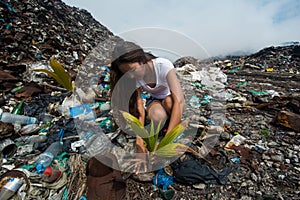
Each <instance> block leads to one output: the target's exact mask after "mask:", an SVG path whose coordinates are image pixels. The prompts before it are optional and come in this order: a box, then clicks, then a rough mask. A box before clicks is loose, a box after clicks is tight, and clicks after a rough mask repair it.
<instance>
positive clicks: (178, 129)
mask: <svg viewBox="0 0 300 200" xmlns="http://www.w3.org/2000/svg"><path fill="white" fill-rule="evenodd" d="M184 129H185V127H184V126H183V125H181V124H178V125H177V126H175V127H174V128H173V129H172V130H171V131H170V132H169V133H168V134H166V135H165V137H164V138H163V139H162V140H161V141H160V143H159V145H158V147H157V150H159V149H160V148H162V147H164V146H166V145H168V144H170V143H172V142H173V141H174V140H175V139H176V138H177V137H178V136H179V135H180V134H181V133H182V132H183V131H184Z"/></svg>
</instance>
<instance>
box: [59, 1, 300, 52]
mask: <svg viewBox="0 0 300 200" xmlns="http://www.w3.org/2000/svg"><path fill="white" fill-rule="evenodd" d="M63 1H64V2H65V3H66V4H68V5H71V6H76V7H79V8H83V9H86V10H88V11H89V12H90V13H91V14H92V15H93V17H94V18H95V19H96V20H97V21H99V22H100V23H101V24H102V25H104V26H106V27H107V28H108V29H109V30H111V31H112V32H113V33H114V34H116V35H121V37H122V36H124V37H125V36H126V35H127V36H128V35H135V34H136V35H147V34H145V33H146V32H148V33H149V34H150V35H151V34H152V36H154V37H150V36H147V39H146V40H148V41H147V42H149V41H154V40H156V38H157V37H158V36H157V35H156V34H155V33H156V31H155V30H160V31H162V32H164V33H166V34H165V35H168V34H169V36H170V37H169V38H168V37H166V38H164V39H163V41H165V40H166V39H168V40H169V41H168V42H173V43H176V42H179V41H181V43H182V44H180V45H179V46H181V47H182V48H183V46H185V48H186V50H184V51H186V52H185V53H182V52H180V51H179V50H178V49H172V47H162V49H167V50H169V51H170V52H172V51H173V52H175V54H176V53H177V54H178V53H179V54H190V52H188V50H187V49H192V51H194V48H193V47H191V48H187V46H193V44H192V43H193V42H194V43H195V44H196V45H198V46H201V47H203V49H205V51H206V52H207V53H208V54H209V55H210V56H217V55H224V54H228V53H231V52H237V51H252V52H253V51H258V50H260V49H262V48H264V47H267V46H272V45H278V44H281V43H283V42H290V41H300V0H206V1H204V0H186V1H183V0H125V1H120V0H105V1H103V0H63ZM151 27H155V29H151ZM145 28H146V29H145ZM149 28H150V29H149ZM145 30H146V32H145ZM153 30H154V31H153ZM136 35H135V36H134V37H136V38H138V36H136ZM127 36H126V37H127ZM173 36H174V37H173ZM144 37H145V36H144ZM180 37H181V38H180ZM183 38H185V39H187V38H188V39H187V40H190V43H188V42H187V41H185V42H187V43H185V42H182V40H184V39H183ZM125 39H126V38H125ZM142 39H143V40H145V38H142ZM191 41H192V42H191ZM184 44H187V45H184ZM147 45H150V46H151V44H147ZM142 46H143V45H142ZM153 46H155V47H157V48H160V47H159V45H158V46H157V44H153ZM193 56H196V57H197V55H193Z"/></svg>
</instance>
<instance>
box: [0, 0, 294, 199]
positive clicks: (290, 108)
mask: <svg viewBox="0 0 300 200" xmlns="http://www.w3.org/2000/svg"><path fill="white" fill-rule="evenodd" d="M0 12H1V17H0V18H1V20H0V23H1V29H2V31H1V44H0V47H1V50H0V68H1V71H0V82H1V84H0V89H1V92H2V94H3V95H2V98H1V108H2V109H3V110H4V111H7V112H11V111H12V110H13V109H14V108H16V107H17V105H18V104H19V103H20V102H23V103H24V104H23V107H22V110H21V113H20V114H23V115H28V116H33V117H36V118H38V119H39V120H40V121H42V122H45V124H46V122H50V124H51V125H50V126H49V127H48V128H46V129H47V130H44V131H45V132H46V133H47V140H46V141H43V142H34V143H28V141H30V140H33V139H32V138H33V137H34V136H36V135H38V134H40V133H41V129H43V128H45V126H44V125H45V124H42V125H43V127H41V126H39V127H31V129H30V130H28V129H27V130H24V129H22V131H20V130H18V129H16V127H14V126H13V125H12V124H9V123H2V122H1V123H0V139H1V142H2V141H5V140H7V139H10V140H11V141H12V142H13V143H14V144H15V146H16V147H17V149H13V150H12V149H6V151H5V152H2V156H3V157H4V159H1V160H2V162H1V174H2V175H3V174H4V173H5V172H9V171H11V170H13V169H14V168H18V167H23V168H25V169H28V171H30V172H31V173H34V168H33V165H34V162H35V160H36V158H37V156H38V155H39V154H40V153H41V152H43V151H44V150H45V149H46V147H47V146H49V144H51V143H52V142H53V141H54V140H55V138H56V137H57V134H58V130H59V128H64V130H65V135H64V151H65V152H67V154H68V160H66V159H64V157H61V158H60V160H59V161H60V162H62V163H64V166H61V165H60V166H58V168H59V169H61V170H62V171H64V176H63V177H62V178H61V179H60V181H59V182H56V184H46V183H44V182H43V180H42V179H41V178H40V177H38V176H35V175H32V174H31V175H30V176H29V178H28V179H29V181H30V182H31V190H30V192H29V191H27V192H28V195H27V197H26V198H27V199H39V198H42V199H45V198H47V197H49V196H52V197H53V196H54V195H53V194H55V192H58V194H57V198H58V199H68V198H69V199H78V198H79V196H81V195H82V194H84V193H85V191H86V185H85V180H86V177H85V165H86V161H87V158H86V156H85V154H84V153H83V152H82V151H81V149H80V148H71V144H72V143H75V142H77V141H78V140H79V137H78V134H79V133H78V132H77V131H76V129H75V125H74V121H73V120H72V119H70V118H69V117H68V116H66V115H64V113H62V105H63V101H64V100H65V98H66V97H68V96H70V92H67V91H66V90H64V89H63V88H62V87H61V86H60V85H59V84H57V83H56V82H55V81H53V79H52V78H50V77H47V76H45V75H42V74H38V75H36V74H35V75H33V73H32V72H31V71H29V70H32V69H34V68H37V67H41V66H42V67H45V68H47V66H48V68H49V63H48V61H49V59H50V58H51V57H52V58H53V57H54V58H55V59H56V60H58V61H59V62H60V63H62V64H63V65H64V66H65V68H66V69H67V71H68V73H69V74H70V75H71V78H72V80H75V78H76V76H77V79H76V82H77V83H81V82H80V77H81V76H79V74H80V73H82V74H84V75H86V77H88V78H89V79H92V78H93V73H92V72H94V71H93V70H91V71H88V72H86V71H85V70H86V68H89V70H90V69H94V68H97V67H99V63H100V64H108V63H109V59H108V57H109V56H110V55H109V51H108V49H110V45H113V41H114V40H113V39H112V40H111V41H112V43H102V44H103V45H102V46H98V47H97V48H95V47H96V45H97V43H98V42H101V41H107V40H110V39H109V38H112V37H113V36H112V33H111V32H110V31H109V30H107V29H106V28H105V27H103V26H102V25H101V24H100V23H98V22H96V21H95V20H94V19H93V18H92V17H91V15H90V14H89V13H88V12H86V11H84V10H78V9H76V8H71V7H69V6H67V5H65V4H64V3H62V2H60V1H55V2H52V1H51V2H50V1H49V2H48V1H42V2H41V1H23V2H22V3H20V2H18V1H13V2H0ZM65 13H70V14H69V15H65ZM38 16H39V17H38ZM87 22H88V23H87ZM94 48H95V49H94ZM92 49H94V50H92ZM103 52H106V54H104V53H103ZM80 65H83V66H82V67H81V71H80V73H79V72H78V68H79V66H80ZM174 65H175V67H176V70H177V73H178V75H179V78H180V80H181V84H182V86H183V89H184V91H185V99H186V104H187V107H186V109H185V113H184V118H189V127H190V129H188V130H193V131H194V133H195V135H194V138H193V140H192V141H193V142H192V145H191V147H192V148H193V149H194V150H195V151H196V152H198V153H199V155H201V156H202V158H201V159H200V160H202V161H203V162H204V163H206V164H208V165H209V166H211V167H212V168H214V169H215V170H222V169H224V168H225V167H231V168H232V172H231V173H230V174H229V175H228V176H227V177H226V181H227V182H226V184H204V183H203V182H199V183H198V184H190V185H188V184H181V183H178V182H175V184H174V185H172V188H173V190H174V191H175V196H174V197H173V199H299V192H300V187H299V185H300V175H299V174H300V163H299V157H300V149H299V143H300V138H299V132H300V127H299V124H300V109H299V108H300V89H299V88H300V46H299V44H292V45H290V46H280V47H269V48H265V49H263V50H261V51H259V52H257V53H255V54H251V55H248V56H228V57H227V58H222V59H221V58H211V59H209V60H206V61H199V60H197V59H195V58H191V57H186V58H181V59H179V60H177V61H176V62H175V63H174ZM108 69H109V66H107V67H106V68H105V67H104V68H101V69H100V71H101V76H100V80H98V82H96V87H95V88H97V91H96V94H95V95H96V98H95V100H96V101H97V102H100V103H101V102H102V103H103V102H106V101H108V100H109V96H108V94H109V90H108V89H109V88H108V86H107V84H108V82H107V80H105V78H107V75H108V74H109V73H108ZM203 75H206V76H203ZM78 77H79V78H78ZM199 77H202V78H199ZM98 78H99V77H98ZM93 84H94V83H93ZM18 86H21V87H22V89H21V90H19V91H13V90H12V89H14V88H17V87H18ZM78 88H79V87H78ZM77 92H78V93H79V92H82V93H83V94H85V93H84V92H89V91H77ZM86 96H88V95H85V97H86ZM96 110H97V111H98V112H99V113H98V114H97V116H98V117H99V118H100V126H101V127H102V128H103V129H104V130H105V131H106V132H107V134H112V135H114V131H116V130H117V129H116V127H114V126H113V119H112V118H111V115H110V114H109V113H108V112H106V113H101V112H100V111H101V110H100V109H99V108H96ZM215 127H219V128H220V129H218V130H219V131H217V137H214V138H215V139H214V141H213V142H212V143H211V142H209V141H208V139H205V136H206V138H209V137H207V136H209V135H210V132H209V131H208V130H210V129H213V128H215ZM22 128H24V127H22ZM27 128H28V127H27ZM34 128H36V129H34ZM186 134H188V133H186ZM212 134H213V135H215V134H216V133H212ZM237 136H243V138H244V140H243V141H242V142H241V144H240V145H237V146H232V147H231V148H225V146H226V144H228V142H229V141H231V139H232V138H236V137H237ZM117 139H119V138H117ZM123 139H124V138H123ZM125 139H126V138H125ZM26 141H27V143H26ZM115 142H117V143H122V142H124V141H121V140H116V141H115ZM205 147H206V148H207V150H206V151H204V149H205ZM2 150H3V149H2ZM198 159H199V158H198ZM39 183H43V184H44V185H43V186H38V185H39ZM126 183H127V194H126V198H127V199H162V198H163V196H162V193H161V192H160V189H159V187H157V186H155V185H153V183H151V182H139V181H136V180H135V179H133V178H132V177H129V178H127V179H126ZM66 191H68V192H67V194H66ZM66 196H68V198H67V197H66ZM53 198H54V197H53Z"/></svg>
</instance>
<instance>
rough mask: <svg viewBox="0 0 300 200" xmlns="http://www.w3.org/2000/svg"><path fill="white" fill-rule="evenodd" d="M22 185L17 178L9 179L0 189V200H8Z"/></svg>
mask: <svg viewBox="0 0 300 200" xmlns="http://www.w3.org/2000/svg"><path fill="white" fill-rule="evenodd" d="M22 185H23V181H22V180H21V179H19V178H11V179H10V180H9V181H8V182H7V183H6V184H5V185H4V186H3V188H2V189H1V191H0V199H1V200H7V199H10V198H11V197H12V196H14V194H15V193H16V192H17V191H18V189H19V188H20V187H21V186H22Z"/></svg>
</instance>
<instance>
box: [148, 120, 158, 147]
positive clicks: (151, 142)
mask: <svg viewBox="0 0 300 200" xmlns="http://www.w3.org/2000/svg"><path fill="white" fill-rule="evenodd" d="M156 134H158V133H155V132H154V122H153V120H151V127H150V137H149V149H148V150H149V151H150V152H153V151H155V146H156V143H157V137H156Z"/></svg>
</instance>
